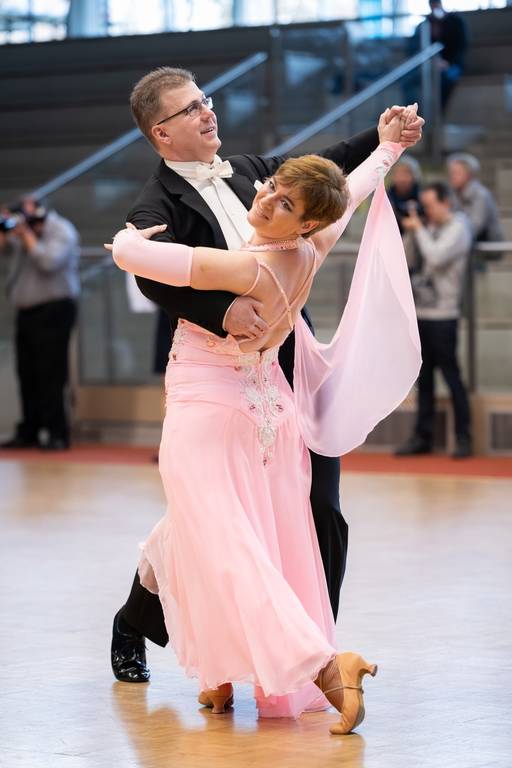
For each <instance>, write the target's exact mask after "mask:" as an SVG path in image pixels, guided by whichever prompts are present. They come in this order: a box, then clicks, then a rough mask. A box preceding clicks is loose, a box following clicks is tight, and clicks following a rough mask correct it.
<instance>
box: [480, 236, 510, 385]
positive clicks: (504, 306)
mask: <svg viewBox="0 0 512 768" xmlns="http://www.w3.org/2000/svg"><path fill="white" fill-rule="evenodd" d="M476 264H477V266H476V269H475V271H474V273H473V274H474V296H475V313H476V328H475V358H476V385H477V390H478V391H480V392H510V391H512V301H511V298H510V297H511V296H512V251H508V252H507V253H504V254H503V255H501V257H499V258H498V259H497V260H493V261H490V260H484V259H483V258H482V254H477V257H476Z"/></svg>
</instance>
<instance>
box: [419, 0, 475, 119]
mask: <svg viewBox="0 0 512 768" xmlns="http://www.w3.org/2000/svg"><path fill="white" fill-rule="evenodd" d="M430 10H431V11H432V12H431V13H430V14H429V16H427V21H428V23H429V25H430V40H431V42H432V43H441V44H442V45H443V50H442V52H441V57H440V58H441V109H442V111H443V112H445V110H446V107H447V104H448V100H449V98H450V96H451V94H452V91H453V89H454V88H455V86H456V84H457V82H458V81H459V80H460V78H461V77H462V73H463V72H464V64H465V58H466V50H467V47H468V35H467V28H466V22H465V21H464V19H463V18H462V16H460V15H459V14H458V13H446V11H445V10H444V8H443V4H442V2H441V0H430Z"/></svg>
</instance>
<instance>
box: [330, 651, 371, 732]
mask: <svg viewBox="0 0 512 768" xmlns="http://www.w3.org/2000/svg"><path fill="white" fill-rule="evenodd" d="M377 669H378V667H377V665H376V664H368V662H367V661H365V660H364V659H363V657H362V656H360V655H359V654H357V653H339V654H338V655H337V656H336V657H335V658H334V659H332V661H330V662H329V664H328V665H327V666H326V667H324V668H323V669H322V670H321V672H320V674H319V675H318V677H317V678H316V680H315V683H316V685H318V687H319V688H320V690H321V691H322V693H323V694H324V696H325V697H326V699H327V700H328V701H329V702H330V704H332V706H333V707H336V709H337V710H338V712H339V713H340V715H341V718H340V722H339V723H338V724H337V725H333V726H332V727H331V728H329V730H330V732H331V733H333V734H337V735H343V734H346V733H350V731H353V730H354V728H357V726H358V725H360V724H361V723H362V722H363V720H364V715H365V711H364V700H363V687H362V685H361V682H362V679H363V677H364V676H365V675H366V674H368V675H371V676H372V677H375V675H376V674H377Z"/></svg>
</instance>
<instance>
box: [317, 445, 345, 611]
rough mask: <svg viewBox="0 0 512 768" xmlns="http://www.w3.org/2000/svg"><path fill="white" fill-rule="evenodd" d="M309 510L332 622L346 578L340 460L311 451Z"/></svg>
mask: <svg viewBox="0 0 512 768" xmlns="http://www.w3.org/2000/svg"><path fill="white" fill-rule="evenodd" d="M310 456H311V468H312V482H311V496H310V498H311V508H312V510H313V519H314V521H315V529H316V535H317V537H318V545H319V547H320V554H321V555H322V562H323V566H324V571H325V579H326V581H327V590H328V592H329V600H330V602H331V607H332V612H333V615H334V620H335V621H336V619H337V617H338V608H339V600H340V589H341V584H342V581H343V577H344V575H345V566H346V563H347V548H348V525H347V523H346V521H345V519H344V517H343V515H342V514H341V509H340V460H339V459H337V458H331V457H329V456H319V455H318V454H317V453H313V451H310Z"/></svg>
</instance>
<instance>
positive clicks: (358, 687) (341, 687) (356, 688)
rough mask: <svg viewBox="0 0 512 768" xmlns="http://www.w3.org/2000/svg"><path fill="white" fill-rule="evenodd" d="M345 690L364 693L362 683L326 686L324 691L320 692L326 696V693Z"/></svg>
mask: <svg viewBox="0 0 512 768" xmlns="http://www.w3.org/2000/svg"><path fill="white" fill-rule="evenodd" d="M345 690H350V691H361V693H364V691H363V686H362V685H337V686H336V688H328V689H327V690H326V691H322V693H323V694H324V696H326V695H327V694H328V693H334V691H345Z"/></svg>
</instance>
